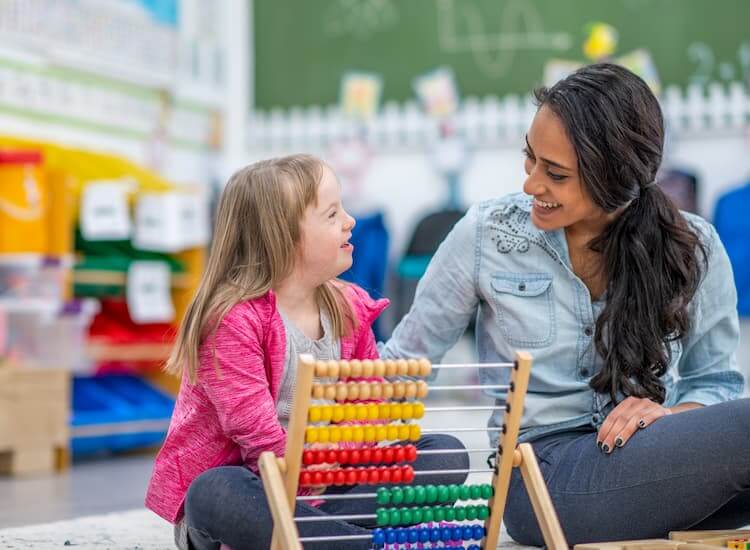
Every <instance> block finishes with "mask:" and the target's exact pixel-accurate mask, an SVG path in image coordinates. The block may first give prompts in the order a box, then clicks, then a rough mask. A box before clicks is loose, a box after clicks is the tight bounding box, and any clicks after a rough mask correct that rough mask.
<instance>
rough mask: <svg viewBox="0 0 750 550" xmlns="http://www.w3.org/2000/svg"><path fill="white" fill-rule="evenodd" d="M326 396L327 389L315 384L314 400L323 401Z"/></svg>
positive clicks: (313, 388) (313, 389) (313, 390)
mask: <svg viewBox="0 0 750 550" xmlns="http://www.w3.org/2000/svg"><path fill="white" fill-rule="evenodd" d="M324 395H325V387H324V386H321V385H320V384H314V385H313V387H312V397H313V399H323V396H324Z"/></svg>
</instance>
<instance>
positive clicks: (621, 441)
mask: <svg viewBox="0 0 750 550" xmlns="http://www.w3.org/2000/svg"><path fill="white" fill-rule="evenodd" d="M624 444H625V442H624V441H623V440H622V438H621V437H618V438H617V439H615V447H622V446H623V445H624Z"/></svg>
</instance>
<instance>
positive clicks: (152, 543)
mask: <svg viewBox="0 0 750 550" xmlns="http://www.w3.org/2000/svg"><path fill="white" fill-rule="evenodd" d="M502 540H503V541H504V542H502V544H501V545H500V546H499V548H508V549H511V548H512V549H514V550H523V549H524V548H527V547H524V546H520V545H518V544H515V543H513V542H510V541H509V539H508V536H507V535H506V534H505V533H503V537H502ZM505 541H508V542H505ZM6 548H13V549H18V550H21V549H26V548H33V549H34V550H40V549H47V548H50V549H60V550H65V549H68V548H69V549H70V550H80V549H86V548H94V549H97V550H103V549H112V550H114V549H117V550H120V549H124V550H167V549H170V550H171V549H174V548H175V546H174V542H173V539H172V526H171V525H169V524H167V523H166V522H165V521H164V520H163V519H161V518H160V517H158V516H157V515H156V514H154V513H153V512H150V511H149V510H145V509H141V510H131V511H128V512H119V513H114V514H106V515H103V516H88V517H83V518H78V519H73V520H68V521H56V522H54V523H43V524H40V525H29V526H25V527H12V528H10V529H3V530H0V549H6Z"/></svg>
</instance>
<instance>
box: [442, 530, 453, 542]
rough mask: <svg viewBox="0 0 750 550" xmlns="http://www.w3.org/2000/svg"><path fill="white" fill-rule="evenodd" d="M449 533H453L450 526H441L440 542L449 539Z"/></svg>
mask: <svg viewBox="0 0 750 550" xmlns="http://www.w3.org/2000/svg"><path fill="white" fill-rule="evenodd" d="M451 535H453V530H452V529H451V528H450V527H443V528H442V529H440V540H441V541H442V542H448V541H449V540H451Z"/></svg>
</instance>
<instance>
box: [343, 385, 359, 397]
mask: <svg viewBox="0 0 750 550" xmlns="http://www.w3.org/2000/svg"><path fill="white" fill-rule="evenodd" d="M346 390H347V391H346V398H347V400H349V401H356V400H357V399H359V384H358V383H357V382H349V383H348V384H347V387H346Z"/></svg>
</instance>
